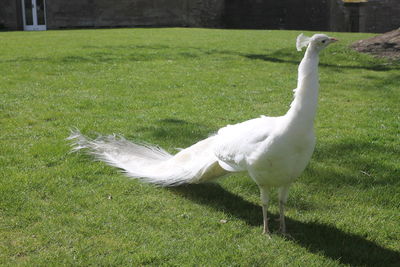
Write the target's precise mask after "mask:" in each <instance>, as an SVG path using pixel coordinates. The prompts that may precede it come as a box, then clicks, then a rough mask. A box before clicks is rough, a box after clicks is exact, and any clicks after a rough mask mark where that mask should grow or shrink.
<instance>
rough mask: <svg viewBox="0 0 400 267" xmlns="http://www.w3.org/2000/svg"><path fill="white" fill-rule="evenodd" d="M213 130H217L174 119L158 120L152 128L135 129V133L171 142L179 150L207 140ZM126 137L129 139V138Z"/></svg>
mask: <svg viewBox="0 0 400 267" xmlns="http://www.w3.org/2000/svg"><path fill="white" fill-rule="evenodd" d="M215 130H217V129H211V128H209V127H207V126H205V125H202V124H199V123H193V122H188V121H185V120H180V119H175V118H166V119H162V120H158V121H157V123H156V124H154V125H152V126H147V127H141V128H138V129H137V131H140V132H143V133H146V134H150V135H151V136H153V137H155V138H157V139H168V140H173V143H175V144H177V145H178V146H179V147H181V148H185V147H188V146H190V145H192V144H194V143H196V142H198V141H200V140H203V139H205V138H207V137H208V136H209V135H210V134H212V132H213V131H215ZM128 137H129V138H130V136H128Z"/></svg>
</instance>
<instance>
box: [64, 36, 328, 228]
mask: <svg viewBox="0 0 400 267" xmlns="http://www.w3.org/2000/svg"><path fill="white" fill-rule="evenodd" d="M325 41H326V42H325ZM333 41H335V39H333V38H329V37H327V36H326V35H314V36H313V37H312V38H307V37H304V36H303V35H300V36H299V37H298V39H297V48H298V49H301V47H303V46H307V45H308V48H307V51H306V53H305V55H304V58H303V60H302V61H301V63H300V66H299V70H298V84H297V89H295V96H294V100H293V102H292V104H291V107H290V109H289V111H288V112H287V113H286V114H285V115H284V116H281V117H265V116H261V117H260V118H256V119H252V120H248V121H245V122H242V123H238V124H235V125H228V126H226V127H224V128H221V129H220V130H219V131H218V132H217V134H215V135H213V136H210V137H209V138H207V139H205V140H202V141H200V142H198V143H196V144H194V145H192V146H190V147H188V148H186V149H183V150H181V151H180V152H179V153H177V154H176V155H174V156H173V155H171V154H169V153H167V152H166V151H164V150H162V149H161V148H158V147H155V146H151V145H147V144H138V143H131V142H128V141H126V140H125V139H123V138H122V137H120V138H116V137H115V136H108V137H103V138H99V139H96V140H89V139H87V138H85V137H84V136H82V135H81V134H80V133H79V132H78V131H76V132H73V133H72V135H71V136H70V139H75V150H79V149H82V148H88V149H89V151H90V152H91V153H92V154H94V155H96V156H97V157H98V158H99V159H101V160H103V161H105V162H107V163H109V164H111V165H113V166H116V167H119V168H121V169H123V170H124V171H125V172H126V174H127V175H128V176H131V177H134V178H139V179H142V180H144V181H146V182H149V183H154V184H158V185H162V186H174V185H180V184H183V183H200V182H205V181H209V180H212V179H215V178H218V177H221V176H223V175H225V174H229V173H232V172H241V171H246V172H248V174H249V175H250V177H251V178H252V179H253V180H254V181H255V182H256V183H257V184H258V186H259V187H260V191H261V201H262V204H263V211H264V231H265V232H268V226H267V225H266V223H267V217H266V216H267V215H266V209H267V207H268V190H269V189H270V188H271V187H279V188H280V204H281V206H280V207H281V221H282V222H283V223H282V224H281V227H282V228H283V231H284V229H285V225H284V218H283V217H282V216H283V204H284V203H285V202H286V198H287V193H288V188H289V186H290V184H291V183H292V182H293V181H294V180H295V179H296V178H297V177H299V176H300V174H301V173H302V172H303V170H304V169H305V168H306V166H307V164H308V162H309V161H310V158H311V155H312V153H313V150H314V147H315V135H314V118H315V115H316V110H317V99H318V61H319V58H318V53H319V51H320V50H321V49H323V48H324V47H326V46H327V45H328V44H329V43H330V42H333Z"/></svg>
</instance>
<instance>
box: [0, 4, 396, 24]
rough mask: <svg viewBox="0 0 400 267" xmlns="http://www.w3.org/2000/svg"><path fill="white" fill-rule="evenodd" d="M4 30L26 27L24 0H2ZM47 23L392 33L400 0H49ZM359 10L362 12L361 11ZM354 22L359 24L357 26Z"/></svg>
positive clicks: (1, 17)
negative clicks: (355, 0) (357, 0)
mask: <svg viewBox="0 0 400 267" xmlns="http://www.w3.org/2000/svg"><path fill="white" fill-rule="evenodd" d="M0 1H1V4H0V30H1V29H6V30H18V29H22V11H21V0H0ZM46 4H47V6H46V9H47V11H46V13H47V28H48V29H63V28H91V27H95V28H97V27H136V26H139V27H140V26H156V27H158V26H161V27H162V26H179V27H221V28H253V29H299V30H315V31H317V30H320V31H351V30H354V29H353V28H354V27H353V28H352V27H351V26H350V25H353V24H354V16H353V15H354V14H355V13H357V12H358V13H357V14H358V15H359V20H358V25H357V27H358V28H357V27H356V28H357V30H358V31H361V32H386V31H390V30H393V29H395V28H399V27H400V0H369V1H368V3H365V4H362V5H361V8H360V9H359V10H358V11H357V10H355V9H354V5H353V6H349V5H345V4H343V1H342V0H115V1H109V0H68V1H66V0H47V1H46ZM355 11H357V12H355ZM353 26H354V25H353Z"/></svg>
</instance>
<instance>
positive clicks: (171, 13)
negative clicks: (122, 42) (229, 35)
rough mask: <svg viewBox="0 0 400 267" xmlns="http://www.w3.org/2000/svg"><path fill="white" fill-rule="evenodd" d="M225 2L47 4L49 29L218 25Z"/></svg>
mask: <svg viewBox="0 0 400 267" xmlns="http://www.w3.org/2000/svg"><path fill="white" fill-rule="evenodd" d="M222 6H223V1H221V0H135V1H132V0H118V1H109V0H85V1H82V0H69V1H47V26H48V28H49V29H59V28H78V27H84V28H87V27H132V26H161V27H162V26H190V27H214V26H218V25H219V23H220V21H221V19H220V17H221V14H222Z"/></svg>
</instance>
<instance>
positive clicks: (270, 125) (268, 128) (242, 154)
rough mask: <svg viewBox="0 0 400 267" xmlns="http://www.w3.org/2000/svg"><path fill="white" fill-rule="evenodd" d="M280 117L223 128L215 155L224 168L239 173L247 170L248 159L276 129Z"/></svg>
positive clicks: (218, 135) (254, 120) (258, 119)
mask: <svg viewBox="0 0 400 267" xmlns="http://www.w3.org/2000/svg"><path fill="white" fill-rule="evenodd" d="M279 118H280V117H265V116H262V117H260V118H257V119H252V120H248V121H245V122H242V123H238V124H235V125H228V126H226V127H224V128H221V129H220V130H219V131H218V134H217V138H218V140H217V142H216V144H215V148H214V153H215V155H216V157H217V158H218V162H219V164H220V165H221V167H222V168H224V169H225V170H227V171H232V172H237V171H244V170H246V169H247V159H248V157H249V156H250V155H251V153H252V152H254V151H256V149H257V147H258V146H259V145H260V143H261V142H263V141H264V140H266V139H267V138H268V136H269V135H270V134H271V132H272V131H273V130H274V129H275V127H276V125H277V123H278V121H279Z"/></svg>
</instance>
